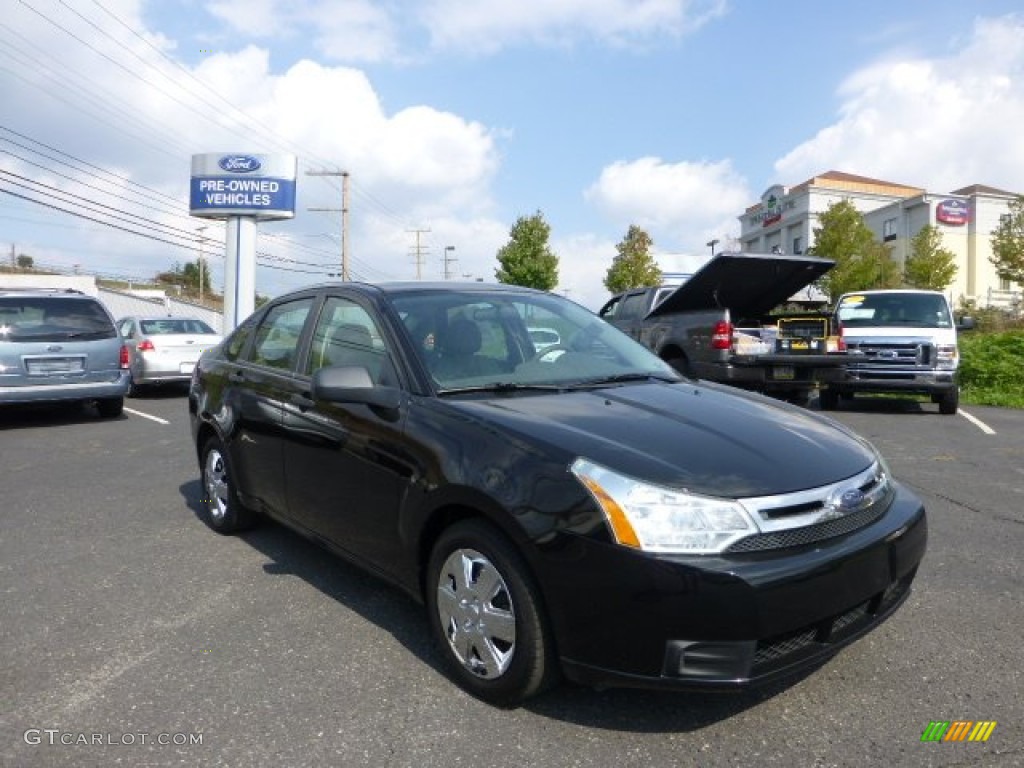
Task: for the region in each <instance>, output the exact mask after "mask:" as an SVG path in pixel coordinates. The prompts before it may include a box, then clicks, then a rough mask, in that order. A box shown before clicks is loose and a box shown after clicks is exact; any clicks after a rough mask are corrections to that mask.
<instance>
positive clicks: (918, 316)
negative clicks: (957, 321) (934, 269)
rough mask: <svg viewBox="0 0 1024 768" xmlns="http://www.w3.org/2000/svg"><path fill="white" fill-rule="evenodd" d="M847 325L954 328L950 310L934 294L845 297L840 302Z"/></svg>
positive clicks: (845, 324) (840, 311)
mask: <svg viewBox="0 0 1024 768" xmlns="http://www.w3.org/2000/svg"><path fill="white" fill-rule="evenodd" d="M838 315H839V320H840V322H841V323H842V324H843V325H844V326H848V327H850V328H856V327H872V328H878V327H892V328H899V327H910V328H952V327H953V320H952V318H951V317H950V316H949V307H948V306H947V305H946V301H945V300H944V299H943V297H942V296H940V295H937V294H933V293H909V292H908V293H898V292H893V293H865V294H850V295H848V296H844V297H843V299H842V300H841V301H840V303H839V309H838Z"/></svg>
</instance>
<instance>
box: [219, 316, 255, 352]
mask: <svg viewBox="0 0 1024 768" xmlns="http://www.w3.org/2000/svg"><path fill="white" fill-rule="evenodd" d="M255 329H256V316H255V315H252V316H250V317H249V319H248V320H246V321H245V322H244V323H242V324H241V325H240V326H238V327H237V328H236V329H235V330H234V331H232V332H231V335H230V336H228V340H227V343H226V344H225V345H224V357H226V358H227V359H228V360H237V359H238V356H239V355H240V354H242V350H243V349H245V343H246V342H247V341H248V340H249V339H250V338H251V337H252V333H253V331H254V330H255Z"/></svg>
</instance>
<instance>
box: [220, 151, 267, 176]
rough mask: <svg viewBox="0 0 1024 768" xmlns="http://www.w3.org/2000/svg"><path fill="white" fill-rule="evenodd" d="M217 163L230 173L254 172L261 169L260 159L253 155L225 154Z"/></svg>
mask: <svg viewBox="0 0 1024 768" xmlns="http://www.w3.org/2000/svg"><path fill="white" fill-rule="evenodd" d="M217 165H219V166H220V167H221V168H222V169H224V170H225V171H227V172H228V173H252V172H253V171H258V170H259V169H260V161H259V160H257V159H256V158H255V157H253V156H252V155H225V156H224V157H222V158H221V159H220V160H218V161H217Z"/></svg>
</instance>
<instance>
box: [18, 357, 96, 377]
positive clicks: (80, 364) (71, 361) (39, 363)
mask: <svg viewBox="0 0 1024 768" xmlns="http://www.w3.org/2000/svg"><path fill="white" fill-rule="evenodd" d="M25 368H26V370H27V371H28V373H29V375H30V376H61V375H64V374H68V373H81V372H82V371H84V370H85V358H83V357H30V358H28V359H27V360H25Z"/></svg>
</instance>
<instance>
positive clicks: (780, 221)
mask: <svg viewBox="0 0 1024 768" xmlns="http://www.w3.org/2000/svg"><path fill="white" fill-rule="evenodd" d="M1016 196H1017V193H1013V192H1006V191H1004V190H1001V189H994V188H993V187H986V186H983V185H980V184H975V185H972V186H969V187H964V188H963V189H957V190H954V191H953V192H950V193H949V194H934V193H931V192H928V191H927V190H925V189H922V188H921V187H910V186H906V185H903V184H895V183H893V182H888V181H880V180H878V179H869V178H865V177H863V176H854V175H852V174H849V173H841V172H839V171H829V172H828V173H824V174H822V175H820V176H815V177H814V178H812V179H808V180H807V181H805V182H803V183H801V184H797V185H796V186H793V187H785V186H783V185H781V184H777V185H775V186H772V187H769V188H768V189H767V190H766V191H765V193H764V194H763V195H762V196H761V201H760V202H759V203H757V204H755V205H752V206H750V207H749V208H747V210H746V211H744V212H743V215H742V216H740V217H739V220H740V238H739V240H740V247H741V248H742V249H743V250H744V251H750V252H752V253H771V252H772V251H773V250H776V249H778V250H780V251H782V252H783V253H794V254H799V253H804V252H805V251H806V250H807V249H808V248H809V247H811V246H812V245H814V228H815V227H817V226H819V223H818V216H819V214H821V213H823V212H824V211H826V210H827V209H828V207H829V206H830V205H832V204H833V203H837V202H840V201H842V200H849V201H850V202H851V203H853V205H854V206H855V207H856V208H857V210H858V211H860V212H861V213H862V214H863V216H864V222H865V224H867V226H868V227H869V228H870V229H871V231H872V232H874V234H875V237H876V238H877V239H878V240H880V241H882V242H884V243H886V244H887V245H889V246H890V247H891V248H892V255H893V258H895V259H896V261H897V262H898V263H900V264H901V265H902V264H903V262H904V260H905V259H906V257H907V254H908V253H909V251H910V241H911V239H912V238H913V237H914V236H915V235H916V234H917V233H918V232H920V231H921V229H922V228H923V227H925V226H926V225H928V224H934V225H935V226H937V227H938V228H939V232H941V233H942V245H943V247H944V248H947V249H949V250H950V251H952V252H953V253H954V254H955V255H956V264H957V271H956V276H955V277H954V279H953V284H952V285H950V287H949V288H948V289H947V293H948V295H949V297H950V299H951V300H952V301H953V303H954V304H959V303H960V302H961V301H962V300H964V299H969V300H973V301H976V302H977V303H978V305H979V306H1012V305H1013V304H1014V302H1015V301H1016V302H1018V306H1019V302H1020V300H1021V289H1022V288H1024V286H1020V285H1016V284H1013V283H1010V282H1008V281H1005V280H1000V279H999V277H998V276H997V275H996V271H995V267H993V266H992V262H991V261H989V256H991V254H992V245H991V239H992V233H993V231H995V229H996V228H997V227H998V226H999V222H1000V218H1001V217H1003V216H1007V215H1009V203H1010V201H1011V200H1013V199H1014V198H1015V197H1016Z"/></svg>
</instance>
